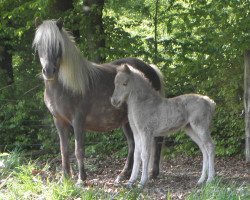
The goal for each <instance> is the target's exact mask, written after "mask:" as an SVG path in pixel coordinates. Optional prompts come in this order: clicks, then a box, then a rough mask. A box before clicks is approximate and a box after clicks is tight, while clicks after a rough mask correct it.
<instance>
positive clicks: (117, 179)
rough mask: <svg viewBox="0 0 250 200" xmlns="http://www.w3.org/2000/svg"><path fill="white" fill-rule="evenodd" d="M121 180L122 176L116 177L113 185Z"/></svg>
mask: <svg viewBox="0 0 250 200" xmlns="http://www.w3.org/2000/svg"><path fill="white" fill-rule="evenodd" d="M121 180H122V176H120V175H118V176H117V178H116V179H115V182H114V183H115V184H119V183H120V182H121Z"/></svg>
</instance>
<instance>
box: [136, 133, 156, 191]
mask: <svg viewBox="0 0 250 200" xmlns="http://www.w3.org/2000/svg"><path fill="white" fill-rule="evenodd" d="M140 134H141V149H142V151H141V159H142V176H141V181H140V185H139V187H141V188H142V187H143V186H144V185H145V184H146V182H147V181H148V168H149V160H150V153H151V148H152V145H153V137H152V136H151V134H150V133H147V132H146V133H140Z"/></svg>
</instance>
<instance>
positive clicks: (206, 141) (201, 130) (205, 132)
mask: <svg viewBox="0 0 250 200" xmlns="http://www.w3.org/2000/svg"><path fill="white" fill-rule="evenodd" d="M192 128H193V130H194V132H195V133H196V135H197V137H198V138H199V141H200V143H201V146H202V148H204V150H203V151H205V152H206V155H207V158H206V171H208V179H207V182H210V181H212V180H213V178H214V176H215V169H214V156H215V152H214V148H215V147H214V143H213V141H212V138H211V134H210V130H209V128H206V127H203V126H200V127H198V126H194V125H192ZM202 178H203V177H201V178H200V180H199V181H198V184H199V183H203V182H204V181H205V177H204V180H203V179H202Z"/></svg>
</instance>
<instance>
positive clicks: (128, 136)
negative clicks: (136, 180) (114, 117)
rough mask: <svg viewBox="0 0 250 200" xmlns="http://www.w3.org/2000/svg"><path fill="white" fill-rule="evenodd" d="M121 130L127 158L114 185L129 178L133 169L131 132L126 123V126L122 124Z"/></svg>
mask: <svg viewBox="0 0 250 200" xmlns="http://www.w3.org/2000/svg"><path fill="white" fill-rule="evenodd" d="M122 129H123V132H124V134H125V136H126V139H127V143H128V156H127V160H126V163H125V166H124V167H123V170H122V171H121V173H120V174H119V175H118V176H117V178H116V180H115V183H119V182H120V181H121V180H123V179H124V178H125V177H129V176H130V175H131V171H132V167H133V158H134V149H135V142H134V137H133V132H132V130H131V127H130V125H129V123H128V122H127V123H126V124H123V126H122Z"/></svg>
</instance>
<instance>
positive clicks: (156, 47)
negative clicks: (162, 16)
mask: <svg viewBox="0 0 250 200" xmlns="http://www.w3.org/2000/svg"><path fill="white" fill-rule="evenodd" d="M158 9H159V0H156V2H155V15H154V63H155V64H157V62H158V42H157V41H158V33H157V28H158Z"/></svg>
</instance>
